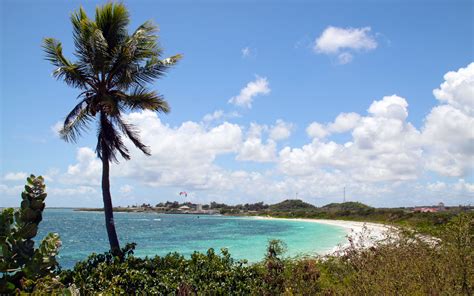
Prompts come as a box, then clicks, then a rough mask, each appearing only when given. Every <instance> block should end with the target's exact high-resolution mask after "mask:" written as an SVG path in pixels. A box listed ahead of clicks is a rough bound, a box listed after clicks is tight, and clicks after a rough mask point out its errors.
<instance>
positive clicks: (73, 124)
mask: <svg viewBox="0 0 474 296" xmlns="http://www.w3.org/2000/svg"><path fill="white" fill-rule="evenodd" d="M90 101H91V98H90V97H86V98H85V99H83V100H81V101H80V102H79V103H78V104H77V105H76V106H75V107H74V108H73V109H72V110H71V112H69V114H68V115H67V116H66V119H65V120H64V125H63V127H62V128H61V130H60V131H59V135H60V137H61V138H62V139H63V140H65V141H66V142H76V140H77V138H78V137H79V136H80V135H81V133H82V132H84V131H86V130H87V129H88V124H89V123H90V121H91V120H92V119H93V116H92V115H91V114H90V112H89V108H90V105H89V102H90Z"/></svg>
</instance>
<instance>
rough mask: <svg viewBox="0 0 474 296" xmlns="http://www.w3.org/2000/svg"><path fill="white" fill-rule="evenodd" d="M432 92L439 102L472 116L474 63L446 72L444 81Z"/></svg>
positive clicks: (473, 109) (473, 104) (473, 106)
mask: <svg viewBox="0 0 474 296" xmlns="http://www.w3.org/2000/svg"><path fill="white" fill-rule="evenodd" d="M433 94H434V96H435V97H436V98H437V99H438V100H440V101H441V102H443V103H447V104H448V105H451V106H453V107H454V108H456V109H459V110H460V111H462V112H463V113H465V114H469V115H470V116H474V63H471V64H469V65H468V66H467V67H465V68H461V69H459V70H458V71H450V72H448V73H446V74H445V75H444V82H443V83H442V84H441V85H440V87H439V88H437V89H435V90H433Z"/></svg>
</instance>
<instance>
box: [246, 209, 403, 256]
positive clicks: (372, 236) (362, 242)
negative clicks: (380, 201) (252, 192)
mask: <svg viewBox="0 0 474 296" xmlns="http://www.w3.org/2000/svg"><path fill="white" fill-rule="evenodd" d="M253 218H254V219H259V220H283V221H299V222H309V223H319V224H325V225H331V226H337V227H340V228H343V229H344V230H345V232H346V239H345V241H344V242H341V243H340V244H338V245H337V246H335V247H333V248H332V249H330V250H327V251H323V252H317V254H318V255H322V256H325V255H335V254H337V253H338V252H340V251H342V250H344V249H345V248H347V247H349V246H350V242H349V239H348V237H351V238H353V243H354V246H355V247H356V248H358V249H361V248H368V247H370V246H372V245H374V244H375V243H376V242H378V241H380V240H382V239H384V238H386V234H387V232H388V231H391V230H393V229H396V228H395V227H394V226H391V225H387V224H382V223H373V222H360V221H348V220H330V219H308V218H275V217H269V216H254V217H253Z"/></svg>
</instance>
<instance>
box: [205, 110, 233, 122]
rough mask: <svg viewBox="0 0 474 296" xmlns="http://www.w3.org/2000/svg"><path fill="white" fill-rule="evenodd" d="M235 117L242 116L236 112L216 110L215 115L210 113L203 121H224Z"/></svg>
mask: <svg viewBox="0 0 474 296" xmlns="http://www.w3.org/2000/svg"><path fill="white" fill-rule="evenodd" d="M235 117H240V114H239V113H238V112H235V111H234V112H228V113H226V112H224V111H223V110H216V111H214V112H213V113H208V114H206V115H204V117H203V118H202V120H203V121H204V122H211V121H217V120H224V119H230V118H235Z"/></svg>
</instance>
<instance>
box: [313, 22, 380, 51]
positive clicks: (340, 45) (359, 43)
mask: <svg viewBox="0 0 474 296" xmlns="http://www.w3.org/2000/svg"><path fill="white" fill-rule="evenodd" d="M370 31H371V28H370V27H363V28H338V27H332V26H329V27H327V28H326V29H325V30H324V31H323V33H322V34H321V36H319V37H318V38H317V39H316V42H315V44H314V50H315V51H316V52H320V53H326V54H332V53H339V52H340V51H341V50H344V49H355V50H372V49H375V48H377V41H376V40H375V38H374V37H373V36H372V35H371V34H370Z"/></svg>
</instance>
